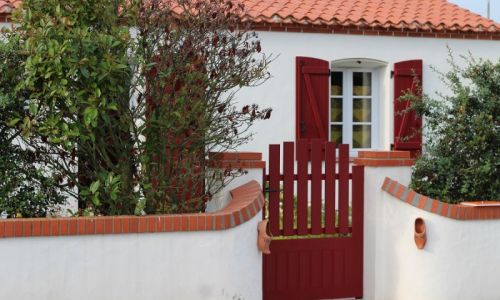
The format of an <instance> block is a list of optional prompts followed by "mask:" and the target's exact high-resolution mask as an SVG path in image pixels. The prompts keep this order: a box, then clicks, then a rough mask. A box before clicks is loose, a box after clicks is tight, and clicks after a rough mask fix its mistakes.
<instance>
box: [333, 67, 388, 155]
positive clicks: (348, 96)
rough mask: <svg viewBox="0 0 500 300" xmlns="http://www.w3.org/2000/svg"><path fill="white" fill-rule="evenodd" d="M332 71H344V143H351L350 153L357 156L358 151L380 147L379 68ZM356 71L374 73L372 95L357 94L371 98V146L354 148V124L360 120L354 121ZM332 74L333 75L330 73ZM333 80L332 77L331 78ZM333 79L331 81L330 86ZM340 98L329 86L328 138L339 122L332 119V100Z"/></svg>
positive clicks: (335, 69) (334, 70)
mask: <svg viewBox="0 0 500 300" xmlns="http://www.w3.org/2000/svg"><path fill="white" fill-rule="evenodd" d="M331 72H342V92H343V95H342V99H343V101H342V143H343V144H349V146H350V149H351V151H350V155H351V156H357V154H358V151H362V150H373V149H378V146H379V145H378V141H379V107H380V78H379V70H378V69H377V68H332V69H331ZM354 72H370V73H371V74H372V93H371V96H356V98H363V97H365V98H371V99H372V100H371V106H372V107H371V112H372V115H371V126H372V128H371V131H372V132H371V147H370V148H353V143H352V133H353V125H356V124H359V125H363V123H360V122H353V120H352V119H353V116H352V113H353V88H352V85H353V84H352V83H353V82H352V81H353V79H352V75H353V73H354ZM330 76H331V75H330ZM330 80H331V79H330ZM330 84H331V81H330V83H329V86H330ZM336 96H337V98H339V97H338V96H340V95H332V94H331V88H329V97H328V101H329V103H328V104H329V105H328V110H329V112H328V139H329V140H330V139H331V125H335V124H339V123H338V122H332V121H331V119H330V118H331V107H332V106H331V101H332V99H333V98H336Z"/></svg>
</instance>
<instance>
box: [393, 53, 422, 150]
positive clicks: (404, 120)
mask: <svg viewBox="0 0 500 300" xmlns="http://www.w3.org/2000/svg"><path fill="white" fill-rule="evenodd" d="M415 75H416V77H415ZM417 79H418V80H417ZM419 85H420V88H419ZM421 87H422V60H408V61H402V62H398V63H396V64H394V150H409V151H411V153H412V157H415V156H417V155H418V154H419V153H421V152H422V117H419V116H417V115H416V113H415V112H414V111H410V112H407V113H404V114H402V113H401V112H402V111H404V110H406V109H407V108H408V107H409V105H410V101H399V97H401V96H402V95H404V94H405V93H406V92H407V91H408V90H411V91H412V92H414V93H419V92H420V90H421Z"/></svg>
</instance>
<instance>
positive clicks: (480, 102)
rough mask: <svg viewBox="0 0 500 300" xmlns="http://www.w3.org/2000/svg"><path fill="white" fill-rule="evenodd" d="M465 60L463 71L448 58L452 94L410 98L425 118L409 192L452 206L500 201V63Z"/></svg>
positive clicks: (445, 78) (445, 79)
mask: <svg viewBox="0 0 500 300" xmlns="http://www.w3.org/2000/svg"><path fill="white" fill-rule="evenodd" d="M462 58H463V59H464V62H465V66H464V67H460V66H458V64H457V63H456V62H455V61H454V59H453V57H452V56H451V54H450V60H449V61H450V64H451V67H452V68H451V71H449V72H447V73H440V75H441V77H442V80H443V82H444V83H445V84H446V86H447V87H448V88H449V89H450V93H449V94H440V95H439V96H440V97H439V99H432V98H430V97H428V96H424V101H420V100H421V99H418V97H415V96H412V95H408V96H406V98H407V99H410V100H414V101H413V103H414V108H416V109H417V111H418V112H419V113H420V114H423V115H424V116H425V119H424V135H425V137H426V139H425V140H426V147H425V150H426V151H425V152H424V155H422V157H420V158H419V159H418V160H417V162H416V165H415V168H414V172H413V175H412V183H411V187H412V188H414V189H415V190H416V191H417V192H419V193H422V194H425V195H427V196H430V197H433V198H436V199H440V200H443V201H447V202H450V203H458V202H460V201H473V200H496V199H500V152H499V151H498V149H499V148H500V61H498V62H497V63H493V62H491V61H488V60H486V61H484V60H481V59H479V60H476V59H474V58H473V57H472V56H468V57H462ZM415 100H417V101H415Z"/></svg>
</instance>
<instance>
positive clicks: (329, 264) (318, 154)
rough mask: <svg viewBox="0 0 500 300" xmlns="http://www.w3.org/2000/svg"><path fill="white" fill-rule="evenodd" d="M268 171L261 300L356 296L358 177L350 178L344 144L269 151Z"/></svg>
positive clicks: (356, 172)
mask: <svg viewBox="0 0 500 300" xmlns="http://www.w3.org/2000/svg"><path fill="white" fill-rule="evenodd" d="M295 152H296V153H295ZM295 156H296V157H295ZM337 158H338V160H337ZM268 166H269V167H268V173H267V174H266V172H264V181H265V182H266V184H267V188H266V190H265V192H266V194H267V197H268V200H269V201H268V207H267V213H266V215H265V217H267V218H268V219H269V227H270V231H271V233H272V234H273V236H274V237H275V239H273V241H272V243H271V254H270V255H266V256H264V265H263V266H264V268H263V272H264V283H263V284H264V299H266V300H273V299H291V300H292V299H300V300H307V299H318V298H321V299H323V298H336V297H362V295H363V201H364V199H363V195H364V192H363V186H364V177H363V176H364V175H363V174H364V173H363V167H362V166H352V168H351V169H352V173H350V172H349V169H350V163H349V146H348V145H338V147H337V145H335V143H333V142H325V141H323V140H319V139H316V140H315V139H313V140H311V141H300V142H298V144H297V145H295V144H294V143H293V142H285V143H284V144H283V153H282V155H281V145H270V146H269V165H268ZM281 166H282V167H281ZM349 187H351V189H350V188H349ZM295 195H296V196H295ZM295 200H296V201H295Z"/></svg>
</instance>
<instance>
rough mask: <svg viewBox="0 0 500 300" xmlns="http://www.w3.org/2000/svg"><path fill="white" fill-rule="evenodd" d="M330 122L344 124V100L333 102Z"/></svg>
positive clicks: (333, 100) (339, 99)
mask: <svg viewBox="0 0 500 300" xmlns="http://www.w3.org/2000/svg"><path fill="white" fill-rule="evenodd" d="M330 113H331V116H330V122H342V98H335V99H332V100H331V112H330Z"/></svg>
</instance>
